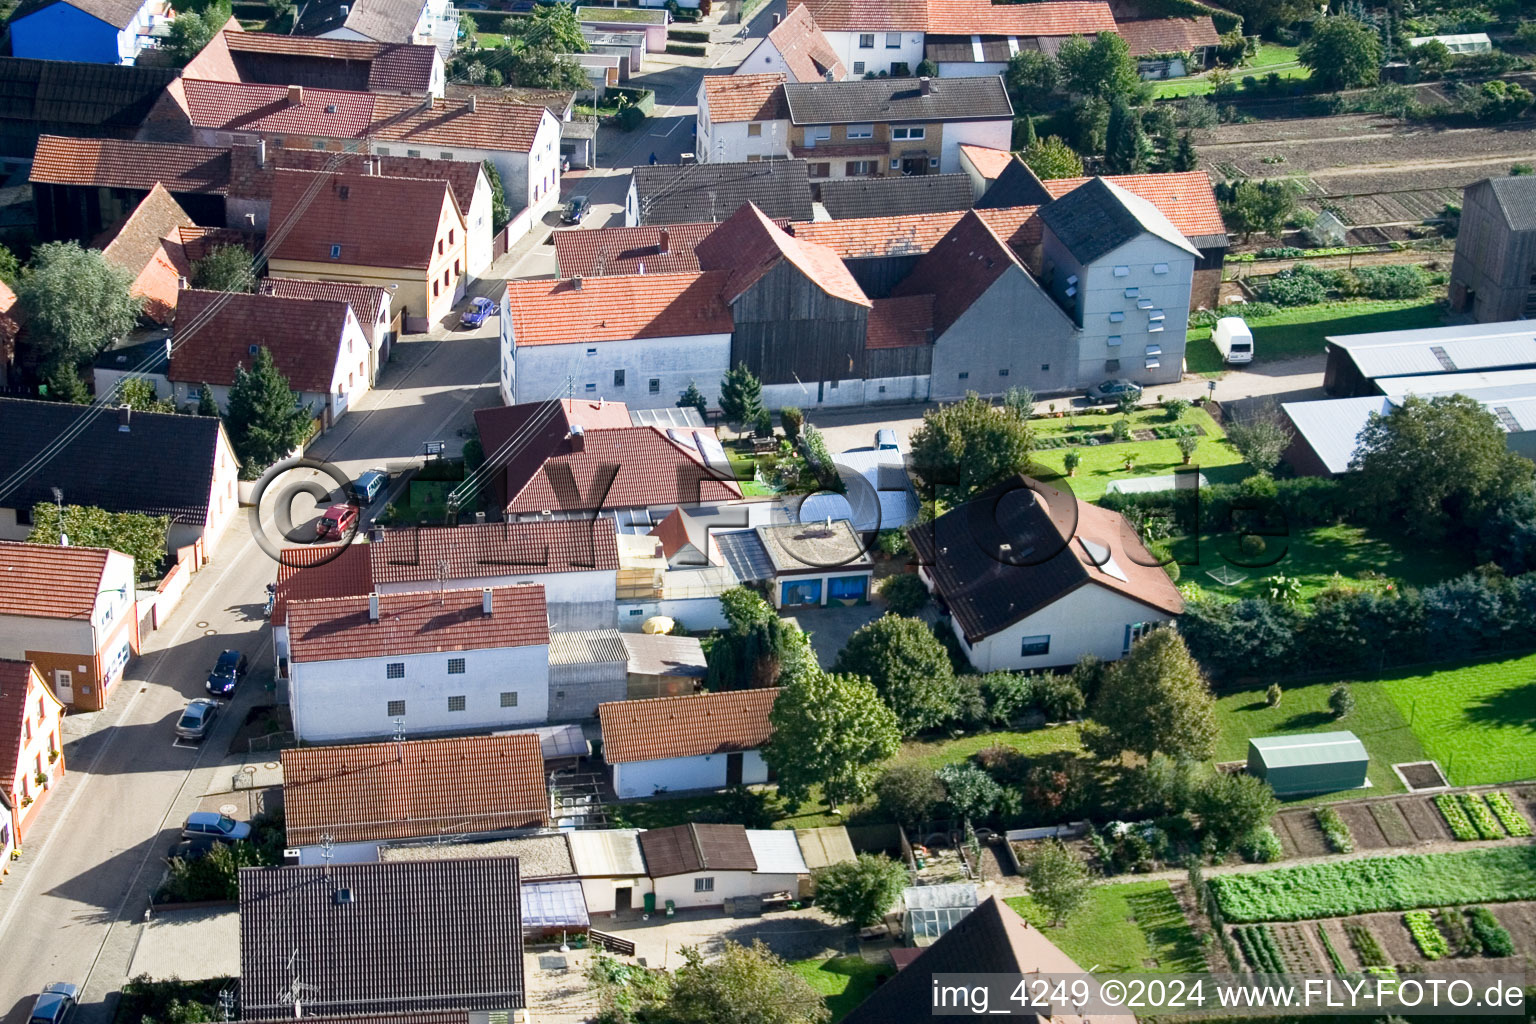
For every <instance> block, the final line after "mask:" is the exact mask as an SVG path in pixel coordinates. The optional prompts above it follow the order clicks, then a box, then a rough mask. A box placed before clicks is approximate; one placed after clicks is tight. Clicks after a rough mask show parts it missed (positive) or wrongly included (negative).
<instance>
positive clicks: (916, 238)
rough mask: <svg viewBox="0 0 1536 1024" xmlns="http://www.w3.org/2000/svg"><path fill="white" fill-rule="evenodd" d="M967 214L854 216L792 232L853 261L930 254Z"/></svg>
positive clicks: (806, 225)
mask: <svg viewBox="0 0 1536 1024" xmlns="http://www.w3.org/2000/svg"><path fill="white" fill-rule="evenodd" d="M964 215H965V211H964V210H952V211H946V212H943V213H907V214H898V215H896V216H893V217H854V218H851V219H849V220H818V221H812V222H810V223H796V224H793V225H791V229H792V230H793V232H794V236H795V237H796V238H801V239H804V240H805V241H807V242H815V243H816V244H818V245H824V246H826V247H827V248H828V249H831V250H832V251H833V252H835V253H837V255H839V256H841V257H842V258H843V259H845V260H850V259H859V258H861V257H871V256H892V255H909V254H915V253H924V252H927V251H928V250H929V249H932V248H933V246H934V243H936V242H937V241H938V240H939V239H941V238H943V237H944V233H945V232H947V231H948V230H949V229H950V228H952V227H954V226H955V224H956V223H957V222H958V221H959V220H960V218H961V217H963V216H964Z"/></svg>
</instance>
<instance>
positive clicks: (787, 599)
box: [780, 580, 821, 606]
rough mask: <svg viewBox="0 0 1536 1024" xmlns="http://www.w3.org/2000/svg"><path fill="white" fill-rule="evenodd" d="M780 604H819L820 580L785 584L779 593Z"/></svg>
mask: <svg viewBox="0 0 1536 1024" xmlns="http://www.w3.org/2000/svg"><path fill="white" fill-rule="evenodd" d="M780 594H781V597H780V604H783V605H785V606H788V605H796V604H821V580H799V581H795V582H786V583H785V584H784V589H783V590H782V591H780Z"/></svg>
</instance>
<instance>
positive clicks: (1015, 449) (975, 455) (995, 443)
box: [912, 392, 1034, 502]
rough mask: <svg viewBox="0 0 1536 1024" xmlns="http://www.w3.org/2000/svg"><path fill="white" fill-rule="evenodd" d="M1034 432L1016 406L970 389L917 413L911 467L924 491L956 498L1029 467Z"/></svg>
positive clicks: (961, 499)
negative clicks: (1001, 404) (1001, 403)
mask: <svg viewBox="0 0 1536 1024" xmlns="http://www.w3.org/2000/svg"><path fill="white" fill-rule="evenodd" d="M1033 436H1034V432H1033V431H1032V430H1031V428H1030V425H1029V420H1027V419H1025V418H1023V417H1022V416H1020V415H1018V414H1017V412H1016V411H1013V410H1009V409H1007V408H1006V407H1005V408H998V407H995V406H993V405H992V404H991V403H990V402H988V401H986V400H984V399H983V398H981V397H980V396H979V395H977V394H976V393H975V392H971V393H970V394H968V395H966V396H965V398H963V399H962V400H960V401H958V402H955V403H953V404H950V405H941V406H939V407H938V408H937V409H931V410H929V411H928V412H926V413H924V414H923V424H922V426H920V427H918V428H917V430H915V431H913V433H912V468H913V470H914V471H915V472H916V474H917V476H918V478H919V484H920V486H921V487H922V489H923V490H924V493H925V494H926V495H927V496H929V497H936V496H939V495H940V492H941V490H942V495H943V497H944V498H945V499H946V500H947V501H951V502H960V501H964V500H965V499H967V498H969V497H971V496H972V495H974V494H976V493H978V492H979V491H984V490H986V489H987V488H988V487H991V486H993V485H994V484H998V483H1001V482H1002V481H1004V480H1007V479H1008V478H1010V477H1012V476H1015V475H1016V474H1018V473H1022V472H1024V471H1026V470H1027V469H1028V468H1029V465H1030V458H1029V453H1030V449H1031V442H1032V439H1033Z"/></svg>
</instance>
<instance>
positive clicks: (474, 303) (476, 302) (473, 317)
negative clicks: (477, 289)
mask: <svg viewBox="0 0 1536 1024" xmlns="http://www.w3.org/2000/svg"><path fill="white" fill-rule="evenodd" d="M495 315H496V303H494V302H492V301H491V300H490V299H488V298H486V297H485V296H484V295H476V296H475V297H474V298H473V299H472V300H470V303H469V308H468V309H466V310H465V311H464V313H463V315H462V316H460V317H459V323H461V324H463V325H464V326H465V327H479V326H480V325H481V324H483V323H485V318H486V317H488V316H495Z"/></svg>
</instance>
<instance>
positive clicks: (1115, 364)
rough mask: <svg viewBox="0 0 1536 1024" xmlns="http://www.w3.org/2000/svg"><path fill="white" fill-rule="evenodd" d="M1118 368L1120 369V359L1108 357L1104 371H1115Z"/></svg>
mask: <svg viewBox="0 0 1536 1024" xmlns="http://www.w3.org/2000/svg"><path fill="white" fill-rule="evenodd" d="M1118 369H1120V360H1118V359H1106V360H1104V372H1105V373H1114V372H1115V371H1116V370H1118Z"/></svg>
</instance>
